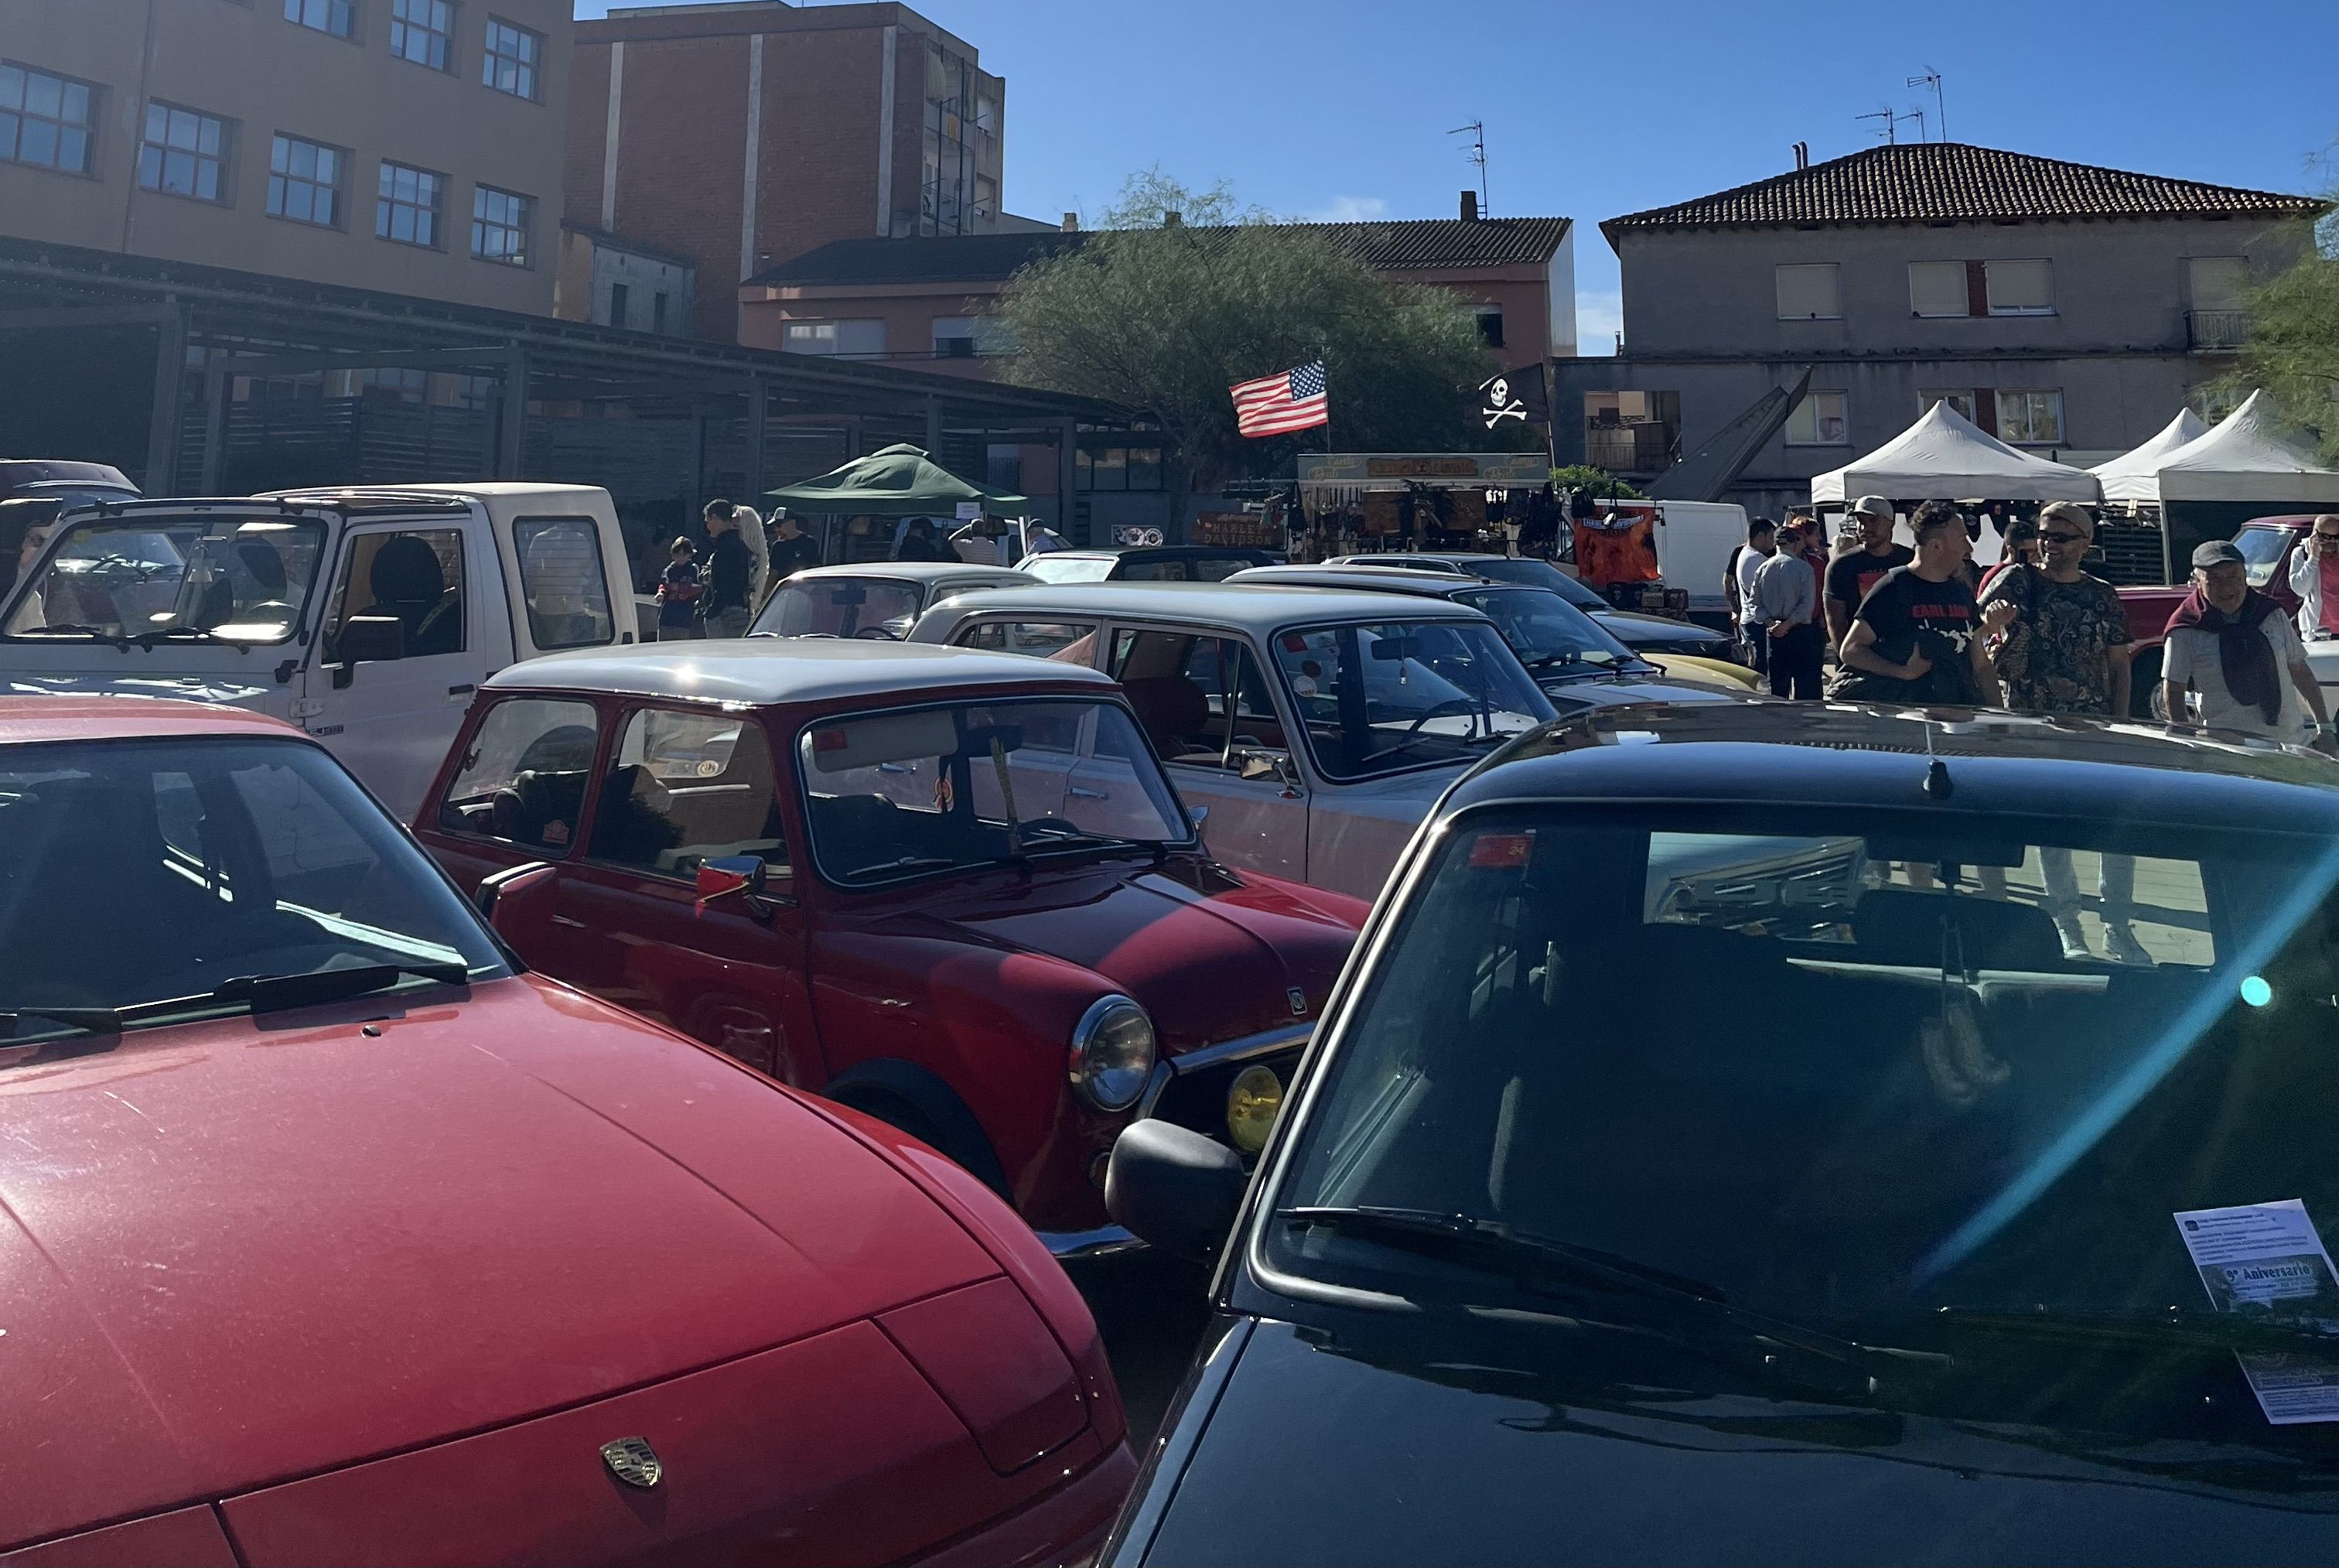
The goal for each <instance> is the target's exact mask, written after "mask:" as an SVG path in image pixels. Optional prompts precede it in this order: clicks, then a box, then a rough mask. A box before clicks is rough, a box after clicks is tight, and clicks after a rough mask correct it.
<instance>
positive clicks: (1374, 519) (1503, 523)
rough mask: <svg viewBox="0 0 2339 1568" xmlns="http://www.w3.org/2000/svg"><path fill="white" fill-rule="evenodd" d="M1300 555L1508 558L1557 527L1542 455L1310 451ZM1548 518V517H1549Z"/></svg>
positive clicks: (1304, 469) (1301, 471)
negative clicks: (1478, 553) (1470, 553)
mask: <svg viewBox="0 0 2339 1568" xmlns="http://www.w3.org/2000/svg"><path fill="white" fill-rule="evenodd" d="M1292 484H1293V488H1294V489H1295V491H1296V493H1297V495H1298V506H1299V510H1300V517H1299V518H1298V519H1296V528H1297V531H1298V532H1299V533H1300V534H1301V536H1302V537H1301V540H1300V542H1299V544H1298V551H1300V552H1303V553H1304V554H1305V556H1306V557H1308V558H1313V559H1321V558H1323V557H1327V556H1335V555H1347V554H1357V553H1361V552H1371V551H1379V550H1405V549H1444V550H1453V549H1461V550H1485V549H1492V550H1495V551H1498V552H1499V551H1505V550H1506V549H1508V548H1510V547H1513V546H1515V544H1517V543H1518V541H1519V540H1520V539H1521V538H1522V537H1523V536H1524V537H1526V538H1527V539H1528V540H1530V541H1532V540H1533V539H1534V538H1535V537H1536V531H1537V529H1538V528H1540V530H1541V532H1542V533H1543V534H1544V535H1546V536H1547V535H1548V534H1549V533H1550V532H1551V531H1552V530H1553V529H1554V528H1555V527H1556V526H1557V522H1558V512H1557V508H1556V506H1555V505H1554V503H1553V502H1552V501H1551V499H1550V497H1549V489H1550V484H1551V460H1550V459H1549V458H1548V457H1547V456H1545V454H1544V453H1542V452H1311V453H1303V454H1301V455H1300V456H1299V457H1298V459H1295V460H1294V464H1293V470H1292ZM1546 514H1547V515H1546Z"/></svg>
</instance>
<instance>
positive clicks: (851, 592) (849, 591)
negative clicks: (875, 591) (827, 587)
mask: <svg viewBox="0 0 2339 1568" xmlns="http://www.w3.org/2000/svg"><path fill="white" fill-rule="evenodd" d="M828 602H829V603H830V604H832V605H865V604H867V603H868V602H869V590H868V589H867V588H864V587H862V586H861V585H860V584H858V583H844V584H841V585H840V586H838V587H836V588H834V589H833V590H831V591H830V593H829V596H828Z"/></svg>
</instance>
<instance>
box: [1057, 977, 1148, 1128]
mask: <svg viewBox="0 0 2339 1568" xmlns="http://www.w3.org/2000/svg"><path fill="white" fill-rule="evenodd" d="M1152 1073H1153V1021H1152V1020H1151V1019H1150V1018H1148V1017H1146V1016H1145V1010H1144V1009H1143V1008H1141V1007H1140V1006H1138V1005H1137V1004H1136V1003H1135V1002H1133V1001H1130V1000H1129V998H1127V997H1125V996H1108V997H1104V998H1102V999H1101V1000H1100V1001H1097V1002H1096V1003H1095V1005H1093V1006H1091V1008H1090V1009H1089V1010H1088V1011H1086V1012H1084V1013H1082V1014H1081V1021H1080V1022H1079V1023H1078V1024H1077V1025H1075V1026H1074V1027H1073V1030H1072V1050H1071V1074H1070V1076H1071V1081H1072V1091H1073V1092H1074V1093H1075V1094H1078V1095H1079V1096H1080V1097H1081V1099H1082V1100H1086V1101H1088V1102H1089V1104H1091V1105H1092V1106H1094V1107H1096V1108H1097V1109H1099V1110H1127V1109H1129V1108H1130V1106H1132V1105H1135V1104H1136V1103H1137V1101H1138V1100H1139V1098H1140V1096H1142V1095H1143V1094H1144V1092H1145V1080H1147V1079H1148V1078H1150V1077H1151V1076H1152Z"/></svg>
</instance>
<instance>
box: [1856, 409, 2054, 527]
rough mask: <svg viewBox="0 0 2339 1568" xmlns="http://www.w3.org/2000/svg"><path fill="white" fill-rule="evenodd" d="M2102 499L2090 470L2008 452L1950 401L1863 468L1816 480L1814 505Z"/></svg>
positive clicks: (1879, 450) (1860, 463)
mask: <svg viewBox="0 0 2339 1568" xmlns="http://www.w3.org/2000/svg"><path fill="white" fill-rule="evenodd" d="M2100 493H2101V488H2100V487H2099V486H2098V485H2097V483H2096V477H2095V476H2094V475H2093V474H2090V473H2088V472H2087V470H2086V469H2084V468H2069V467H2067V466H2066V465H2064V464H2062V463H2053V462H2049V461H2048V460H2047V459H2045V458H2041V457H2036V456H2033V455H2032V454H2031V453H2028V452H2025V451H2021V450H2019V449H2016V448H2013V447H2009V446H2008V445H2007V444H2006V443H2005V442H2004V441H2001V440H1999V439H1998V438H1997V437H1996V436H1993V435H1990V434H1989V433H1988V432H1987V431H1985V430H1982V429H1979V428H1977V427H1976V426H1975V425H1974V424H1973V423H1972V421H1970V420H1969V419H1966V418H1965V417H1964V416H1963V415H1961V414H1959V412H1958V411H1957V410H1956V409H1953V408H1951V407H1949V404H1947V403H1945V402H1944V403H1935V404H1934V405H1933V406H1932V407H1931V408H1930V409H1927V410H1926V411H1925V415H1924V417H1923V418H1922V419H1919V420H1918V421H1917V422H1916V423H1915V424H1913V425H1911V426H1910V427H1909V428H1908V429H1905V430H1903V431H1901V432H1900V434H1899V435H1898V436H1895V437H1894V438H1893V439H1890V440H1889V441H1887V442H1885V443H1884V445H1882V446H1880V447H1879V448H1877V449H1876V450H1874V451H1872V452H1870V453H1869V454H1868V455H1867V456H1866V457H1864V458H1861V459H1860V460H1859V461H1857V462H1852V463H1847V464H1845V465H1844V466H1843V467H1842V468H1834V469H1831V470H1830V471H1829V472H1827V473H1824V474H1821V475H1820V476H1818V477H1817V478H1814V479H1812V480H1811V502H1812V504H1813V505H1814V506H1817V507H1819V508H1821V510H1822V511H1840V510H1842V509H1843V508H1846V507H1848V506H1850V503H1851V502H1853V501H1855V500H1857V499H1858V498H1860V497H1861V496H1889V497H1890V498H1893V499H1894V500H1895V501H1910V502H1923V501H2092V500H2095V499H2096V498H2097V496H2098V495H2099V494H2100ZM1903 509H1904V510H1905V509H1906V508H1903Z"/></svg>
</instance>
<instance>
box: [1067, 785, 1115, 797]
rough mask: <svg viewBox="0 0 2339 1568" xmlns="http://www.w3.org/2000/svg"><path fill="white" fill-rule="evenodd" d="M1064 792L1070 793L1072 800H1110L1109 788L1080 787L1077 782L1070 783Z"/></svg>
mask: <svg viewBox="0 0 2339 1568" xmlns="http://www.w3.org/2000/svg"><path fill="white" fill-rule="evenodd" d="M1064 793H1065V794H1069V795H1071V797H1072V798H1073V799H1074V800H1110V799H1111V798H1112V792H1111V791H1110V790H1100V789H1082V788H1081V786H1080V785H1078V784H1074V785H1072V786H1071V788H1070V789H1068V790H1066V791H1065V792H1064Z"/></svg>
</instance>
